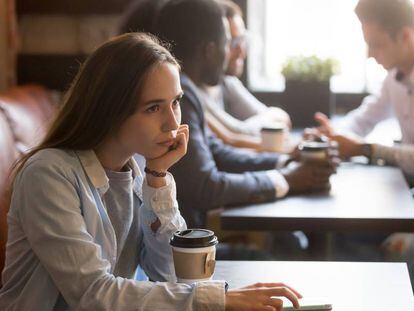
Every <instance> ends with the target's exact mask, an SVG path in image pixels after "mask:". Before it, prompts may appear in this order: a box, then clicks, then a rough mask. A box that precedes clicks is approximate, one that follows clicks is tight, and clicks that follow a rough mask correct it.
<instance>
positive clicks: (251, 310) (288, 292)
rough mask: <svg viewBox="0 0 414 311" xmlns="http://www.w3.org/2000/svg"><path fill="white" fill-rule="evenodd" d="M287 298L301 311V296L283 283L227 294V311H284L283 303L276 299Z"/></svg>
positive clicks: (256, 286)
mask: <svg viewBox="0 0 414 311" xmlns="http://www.w3.org/2000/svg"><path fill="white" fill-rule="evenodd" d="M277 296H278V297H286V298H287V299H289V300H290V301H291V302H292V304H293V306H294V307H295V308H296V309H299V301H298V299H299V298H302V295H301V294H299V293H298V292H297V291H296V290H294V289H293V288H291V287H289V286H287V285H285V284H283V283H257V284H254V285H250V286H246V287H243V288H239V289H234V290H229V291H228V292H227V294H226V311H233V310H235V311H236V310H237V311H255V310H257V311H259V310H260V311H263V310H266V311H267V310H268V311H282V308H283V301H282V300H281V299H277V298H275V297H277Z"/></svg>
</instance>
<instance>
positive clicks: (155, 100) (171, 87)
mask: <svg viewBox="0 0 414 311" xmlns="http://www.w3.org/2000/svg"><path fill="white" fill-rule="evenodd" d="M181 96H182V90H181V86H180V82H179V66H178V64H177V62H176V60H175V59H174V58H173V57H172V56H171V54H170V53H169V52H168V51H167V50H166V49H165V48H163V47H162V46H160V45H159V44H158V43H157V41H156V40H155V39H153V38H151V37H149V36H147V35H143V34H126V35H123V36H120V37H117V38H114V39H113V40H111V41H109V42H107V43H105V44H104V45H103V46H101V47H100V48H99V49H98V50H96V51H95V52H94V53H93V54H92V55H91V56H90V57H89V59H88V60H87V61H86V62H85V64H84V65H83V67H82V69H81V71H80V73H79V74H78V76H77V78H76V79H75V81H74V83H73V85H72V87H71V89H70V90H69V92H68V95H67V97H66V100H65V103H64V105H63V107H62V109H61V111H60V113H59V115H58V117H57V119H56V121H55V122H54V124H53V126H52V127H51V129H50V130H49V132H48V135H47V136H46V138H45V139H44V141H43V142H42V143H41V144H40V145H39V146H38V147H37V148H35V149H34V150H32V151H31V152H30V153H29V154H28V155H27V156H25V157H24V158H23V159H22V160H21V162H20V163H19V164H18V166H17V168H16V177H15V180H14V185H13V194H12V198H11V205H10V211H9V214H8V225H9V231H8V233H9V235H8V243H7V254H6V267H5V269H4V272H3V287H2V288H1V290H0V309H1V310H223V309H224V308H226V309H227V310H253V309H260V310H281V307H280V303H281V301H280V300H278V299H274V298H271V297H272V296H280V295H282V296H286V297H288V298H289V299H290V300H292V301H293V302H294V303H295V305H298V300H297V298H298V296H299V294H297V293H296V292H295V291H294V290H292V289H290V288H288V287H287V286H285V285H283V284H278V283H271V284H257V285H253V286H250V287H248V288H244V289H239V290H233V291H228V292H227V294H226V293H225V286H224V282H223V281H212V282H204V283H203V282H202V283H197V284H194V285H193V286H189V285H185V284H177V283H174V281H175V276H174V267H173V264H172V254H171V250H170V246H169V239H170V237H171V236H172V234H173V233H174V232H175V231H176V230H182V229H184V228H185V227H186V224H185V222H184V220H183V218H182V217H181V215H180V213H179V210H178V206H177V201H176V199H175V192H176V191H175V183H174V179H173V177H172V176H171V175H170V174H169V173H168V172H167V171H168V169H169V168H170V167H171V166H172V165H173V164H174V163H175V162H176V161H178V160H179V159H180V158H181V157H182V156H184V154H185V153H186V147H187V141H188V127H187V126H186V125H180V119H181V112H180V106H179V101H180V98H181ZM136 153H139V154H141V155H143V156H144V157H145V158H146V169H145V172H146V174H145V177H144V176H142V175H141V173H140V171H139V169H138V167H137V165H136V163H135V161H134V159H133V155H134V154H136ZM138 264H140V265H141V266H142V267H143V269H144V270H145V272H146V273H147V275H148V276H149V278H150V279H151V280H154V281H169V282H149V281H148V282H138V281H135V280H134V279H133V278H134V273H135V270H136V268H137V265H138Z"/></svg>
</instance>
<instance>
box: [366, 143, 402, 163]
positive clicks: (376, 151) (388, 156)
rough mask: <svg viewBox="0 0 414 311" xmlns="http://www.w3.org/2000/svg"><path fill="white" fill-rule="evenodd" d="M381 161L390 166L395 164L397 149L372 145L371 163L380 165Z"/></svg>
mask: <svg viewBox="0 0 414 311" xmlns="http://www.w3.org/2000/svg"><path fill="white" fill-rule="evenodd" d="M379 161H383V162H385V163H389V164H395V162H396V161H395V149H394V148H393V147H389V146H383V145H379V144H372V145H371V162H372V163H375V164H381V163H379Z"/></svg>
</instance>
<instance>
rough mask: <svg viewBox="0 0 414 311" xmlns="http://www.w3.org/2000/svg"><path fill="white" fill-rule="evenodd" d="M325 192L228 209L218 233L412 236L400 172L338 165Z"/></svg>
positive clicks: (408, 197) (409, 202)
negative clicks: (294, 232) (390, 234)
mask: <svg viewBox="0 0 414 311" xmlns="http://www.w3.org/2000/svg"><path fill="white" fill-rule="evenodd" d="M331 184H332V189H331V191H330V192H329V193H328V192H326V193H319V194H311V195H299V196H291V197H286V198H284V199H282V200H279V201H275V202H271V203H266V204H254V205H248V206H243V207H237V208H229V209H227V210H226V211H225V212H223V214H222V216H221V225H222V228H223V229H229V230H230V229H231V230H309V231H344V232H351V231H352V232H355V231H360V232H368V231H369V232H373V231H377V232H384V233H385V232H396V231H407V232H414V200H413V198H412V194H411V192H410V190H409V188H408V185H407V184H406V182H405V180H404V177H403V175H402V173H401V171H400V169H398V168H395V167H381V166H369V165H364V164H357V163H343V164H341V166H340V167H339V168H338V172H337V174H336V175H334V176H332V177H331Z"/></svg>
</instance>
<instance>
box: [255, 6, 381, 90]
mask: <svg viewBox="0 0 414 311" xmlns="http://www.w3.org/2000/svg"><path fill="white" fill-rule="evenodd" d="M356 3H357V0H312V1H309V0H249V1H248V17H249V20H248V26H249V40H250V44H249V64H248V65H249V68H248V70H249V81H248V82H249V86H250V87H251V88H252V89H253V90H256V91H276V92H281V91H283V90H284V78H283V76H282V75H281V74H280V70H281V66H282V64H283V62H284V61H285V60H286V58H287V57H289V56H293V55H312V54H314V55H317V56H319V57H333V58H335V59H337V60H338V61H339V62H340V66H341V72H340V74H338V75H337V76H334V77H333V78H332V79H331V90H332V91H333V92H336V93H361V92H378V91H379V89H380V87H381V84H382V81H383V79H384V78H385V75H386V71H385V70H384V69H383V68H382V67H381V66H379V65H378V64H376V63H375V61H374V60H373V59H367V57H366V55H367V48H366V45H365V43H364V40H363V35H362V31H361V27H360V22H359V20H358V18H357V17H356V15H355V13H354V8H355V5H356Z"/></svg>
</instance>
